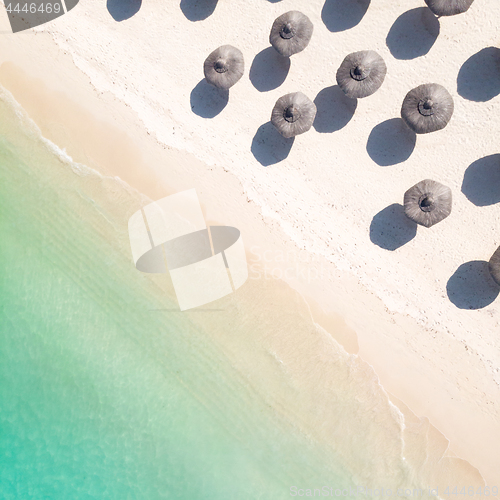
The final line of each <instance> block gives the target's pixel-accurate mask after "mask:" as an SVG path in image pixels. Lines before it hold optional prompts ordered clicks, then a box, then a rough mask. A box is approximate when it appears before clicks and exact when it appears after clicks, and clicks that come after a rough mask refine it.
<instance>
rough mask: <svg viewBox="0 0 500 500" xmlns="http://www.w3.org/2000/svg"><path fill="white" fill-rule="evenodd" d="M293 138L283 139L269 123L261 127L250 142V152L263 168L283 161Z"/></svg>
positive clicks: (289, 149)
mask: <svg viewBox="0 0 500 500" xmlns="http://www.w3.org/2000/svg"><path fill="white" fill-rule="evenodd" d="M294 140H295V137H292V138H290V139H285V138H284V137H283V136H282V135H281V134H280V133H279V132H278V131H277V130H276V128H275V127H274V125H273V124H272V123H271V122H267V123H264V125H261V126H260V127H259V128H258V130H257V133H256V134H255V136H254V138H253V140H252V146H251V151H252V154H253V155H254V157H255V159H256V160H257V161H258V162H259V163H260V164H261V165H262V166H264V167H268V166H269V165H274V164H276V163H279V162H280V161H283V160H285V159H286V158H287V157H288V155H289V154H290V151H291V149H292V146H293V142H294Z"/></svg>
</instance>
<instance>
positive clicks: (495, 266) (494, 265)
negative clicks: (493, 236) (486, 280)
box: [488, 247, 500, 285]
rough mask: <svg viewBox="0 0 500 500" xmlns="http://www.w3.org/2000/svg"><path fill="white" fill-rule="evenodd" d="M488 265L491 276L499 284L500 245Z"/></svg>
mask: <svg viewBox="0 0 500 500" xmlns="http://www.w3.org/2000/svg"><path fill="white" fill-rule="evenodd" d="M488 267H489V270H490V274H491V277H492V278H493V279H494V280H495V281H496V283H497V284H498V285H500V247H498V248H497V249H496V251H495V253H494V254H493V255H492V256H491V259H490V262H489V264H488Z"/></svg>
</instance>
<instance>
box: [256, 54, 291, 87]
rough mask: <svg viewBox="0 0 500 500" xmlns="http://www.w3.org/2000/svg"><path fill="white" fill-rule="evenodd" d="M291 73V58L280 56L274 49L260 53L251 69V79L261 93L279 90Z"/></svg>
mask: <svg viewBox="0 0 500 500" xmlns="http://www.w3.org/2000/svg"><path fill="white" fill-rule="evenodd" d="M289 71H290V58H289V57H283V56H282V55H280V54H278V52H276V50H274V48H273V47H267V49H264V50H262V51H261V52H259V53H258V54H257V55H256V56H255V58H254V60H253V62H252V66H251V67H250V72H249V75H248V76H249V78H250V81H251V82H252V85H253V86H254V87H255V88H256V89H257V90H258V91H259V92H268V91H269V90H274V89H277V88H278V87H279V86H280V85H281V84H282V83H283V82H284V81H285V80H286V77H287V75H288V72H289Z"/></svg>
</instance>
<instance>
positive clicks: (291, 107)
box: [271, 92, 316, 139]
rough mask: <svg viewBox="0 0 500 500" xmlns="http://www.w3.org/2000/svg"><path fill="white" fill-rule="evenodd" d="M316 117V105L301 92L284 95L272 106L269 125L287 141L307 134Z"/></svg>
mask: <svg viewBox="0 0 500 500" xmlns="http://www.w3.org/2000/svg"><path fill="white" fill-rule="evenodd" d="M315 117H316V105H315V104H314V103H313V102H312V101H311V100H310V99H309V98H308V97H306V96H305V95H304V94H302V92H295V93H294V94H286V95H284V96H283V97H280V98H279V99H278V100H277V101H276V104H275V105H274V108H273V112H272V115H271V123H272V124H273V125H274V126H275V127H276V128H277V129H278V132H279V133H280V134H281V135H282V136H283V137H286V138H287V139H289V138H290V137H295V136H296V135H299V134H303V133H304V132H307V131H308V130H309V129H310V128H311V126H312V124H313V122H314V118H315Z"/></svg>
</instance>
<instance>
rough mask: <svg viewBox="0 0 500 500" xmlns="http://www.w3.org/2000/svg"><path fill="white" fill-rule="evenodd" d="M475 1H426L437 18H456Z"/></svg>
mask: <svg viewBox="0 0 500 500" xmlns="http://www.w3.org/2000/svg"><path fill="white" fill-rule="evenodd" d="M472 2H474V0H425V3H426V4H427V6H428V7H429V9H431V10H432V12H434V14H436V16H454V15H456V14H461V13H462V12H465V11H466V10H468V9H469V7H470V6H471V5H472Z"/></svg>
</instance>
